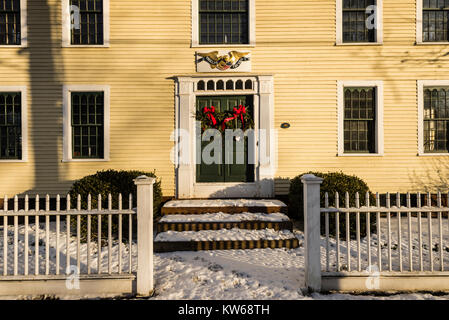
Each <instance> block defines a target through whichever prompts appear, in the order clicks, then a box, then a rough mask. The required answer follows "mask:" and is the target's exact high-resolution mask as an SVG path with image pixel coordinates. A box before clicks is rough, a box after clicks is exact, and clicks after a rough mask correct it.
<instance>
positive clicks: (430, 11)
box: [423, 0, 449, 42]
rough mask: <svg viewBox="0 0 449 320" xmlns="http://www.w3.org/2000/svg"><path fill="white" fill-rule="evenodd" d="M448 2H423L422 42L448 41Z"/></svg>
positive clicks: (442, 0) (434, 0) (429, 0)
mask: <svg viewBox="0 0 449 320" xmlns="http://www.w3.org/2000/svg"><path fill="white" fill-rule="evenodd" d="M448 27H449V1H446V0H439V1H438V0H427V1H424V2H423V41H424V42H432V41H434V42H445V41H449V33H448Z"/></svg>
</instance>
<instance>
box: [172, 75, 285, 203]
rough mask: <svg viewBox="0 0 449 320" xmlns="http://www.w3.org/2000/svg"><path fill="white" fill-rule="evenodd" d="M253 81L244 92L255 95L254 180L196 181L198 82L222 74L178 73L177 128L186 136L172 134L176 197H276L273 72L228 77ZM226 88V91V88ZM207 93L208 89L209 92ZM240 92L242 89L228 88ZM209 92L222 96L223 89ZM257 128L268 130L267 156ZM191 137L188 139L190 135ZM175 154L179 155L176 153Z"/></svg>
mask: <svg viewBox="0 0 449 320" xmlns="http://www.w3.org/2000/svg"><path fill="white" fill-rule="evenodd" d="M248 78H251V80H252V81H253V84H254V86H253V90H252V91H249V90H247V91H246V92H245V94H248V95H254V119H255V129H256V139H255V140H256V141H257V142H256V141H255V144H256V146H255V148H256V149H257V150H258V151H257V152H256V154H255V157H256V159H255V163H256V164H255V166H254V170H255V172H254V174H255V175H254V178H255V182H251V183H197V182H196V161H195V158H196V136H195V117H194V114H195V104H196V96H199V95H202V93H200V92H198V91H196V83H197V82H198V81H200V80H206V81H208V80H214V81H218V80H221V79H223V76H179V77H176V82H175V95H176V96H175V115H176V120H175V121H176V131H177V132H179V133H184V134H185V135H183V136H179V137H178V136H172V139H173V140H172V141H176V142H178V143H175V152H174V154H173V157H174V159H173V160H174V162H175V176H176V197H177V198H180V199H190V198H242V197H251V198H252V197H260V198H270V197H273V196H274V176H275V172H276V169H277V154H276V152H277V136H276V130H275V129H274V79H273V76H270V75H254V76H238V75H235V76H229V75H226V79H234V80H239V79H245V80H246V79H248ZM224 91H226V90H224ZM206 92H207V91H206ZM229 92H230V93H231V92H233V94H235V95H240V94H241V92H240V90H235V91H232V90H231V91H229ZM208 95H218V96H221V95H223V92H217V91H209V94H208ZM257 129H264V130H266V131H265V132H266V140H264V141H266V142H265V143H266V148H265V149H266V152H267V154H266V155H263V154H261V150H262V149H263V148H261V149H259V148H258V146H259V145H260V144H261V143H262V142H261V141H262V139H260V137H258V136H257ZM187 137H188V138H187ZM174 155H176V156H174Z"/></svg>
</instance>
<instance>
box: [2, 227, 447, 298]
mask: <svg viewBox="0 0 449 320" xmlns="http://www.w3.org/2000/svg"><path fill="white" fill-rule="evenodd" d="M29 228H30V229H29V237H30V239H29V244H30V249H29V266H30V270H29V272H30V273H31V274H33V272H34V271H33V266H34V258H35V257H34V226H33V225H32V224H30V226H29ZM44 228H45V225H44V224H41V225H40V229H41V230H40V234H39V237H40V240H41V241H40V246H39V253H40V254H39V255H40V256H39V260H40V263H39V264H40V272H41V273H43V272H44V270H45V263H44V261H45V242H44V241H45V232H44V231H45V229H44ZM42 229H44V230H42ZM50 230H51V232H50V248H51V251H50V260H51V263H50V271H51V272H50V273H52V274H53V273H54V271H55V264H54V261H55V254H56V250H55V244H56V243H55V235H56V233H55V225H54V223H51V228H50ZM61 230H65V226H64V223H63V222H61ZM405 230H406V229H405ZM294 234H295V236H296V237H297V238H298V239H299V243H300V247H299V248H297V249H256V250H226V251H201V252H172V253H156V254H155V265H154V268H155V285H156V289H155V294H154V296H153V297H152V298H151V299H163V300H165V299H214V300H242V299H258V300H259V299H261V300H262V299H266V300H270V299H293V300H298V299H449V295H443V296H441V295H440V296H438V295H430V294H401V295H393V296H376V297H375V296H355V295H348V294H330V295H322V294H312V295H305V294H304V293H303V291H302V290H303V288H304V247H303V241H304V236H303V233H302V232H300V231H294ZM0 235H2V236H3V229H2V228H0ZM23 236H24V227H23V226H20V227H19V256H18V260H19V274H22V273H23V270H24V266H23V265H24V263H23V261H24V255H23ZM13 239H14V228H13V227H12V226H10V227H9V228H8V266H9V268H8V269H9V272H12V262H13V258H14V257H13V253H14V252H13ZM0 240H2V239H0ZM404 240H405V241H407V239H406V238H405V239H404ZM324 241H325V239H324V238H323V239H322V243H323V246H324V243H325V242H324ZM343 245H344V242H342V247H343ZM351 245H352V247H354V244H353V243H351ZM59 246H60V253H61V256H60V261H61V270H60V271H61V273H63V270H65V255H64V252H65V236H64V235H63V233H62V232H61V239H60V241H59ZM96 246H97V244H96V243H92V244H91V252H92V255H93V256H92V261H91V262H92V269H93V272H95V270H96V261H97V249H96ZM132 249H133V250H132V252H133V270H135V267H136V262H137V259H136V252H137V248H136V244H133V248H132ZM122 250H123V257H122V264H123V270H125V271H127V270H128V265H127V263H128V262H127V261H128V259H127V257H126V255H127V252H128V250H127V248H126V246H125V245H124V246H123V247H122ZM322 252H323V253H324V250H322ZM373 252H375V248H373ZM112 253H113V259H112V266H113V269H114V268H116V267H117V265H118V244H117V243H116V242H115V243H114V245H113V248H112ZM70 254H71V261H72V262H71V263H72V264H75V263H76V262H75V260H74V258H75V257H76V239H75V238H74V237H73V236H72V239H71V249H70ZM86 254H87V245H86V244H82V243H81V246H80V256H81V259H82V262H81V269H82V270H81V271H82V272H85V271H86V264H85V259H86ZM324 256H325V255H324V254H323V258H324ZM435 256H438V254H437V253H436V254H435ZM354 258H355V256H354ZM374 258H375V255H374V254H373V260H374ZM436 258H437V257H436ZM342 260H344V250H343V249H342ZM405 263H406V260H404V266H405V265H406V264H405ZM436 265H437V263H436ZM0 266H1V268H3V241H0ZM102 268H103V271H106V270H107V246H105V247H103V249H102ZM9 298H12V297H9ZM63 298H68V297H63Z"/></svg>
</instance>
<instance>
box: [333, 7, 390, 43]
mask: <svg viewBox="0 0 449 320" xmlns="http://www.w3.org/2000/svg"><path fill="white" fill-rule="evenodd" d="M382 6H383V1H382V0H337V19H336V21H337V44H369V43H374V44H379V43H382V10H383V9H382Z"/></svg>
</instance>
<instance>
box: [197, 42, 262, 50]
mask: <svg viewBox="0 0 449 320" xmlns="http://www.w3.org/2000/svg"><path fill="white" fill-rule="evenodd" d="M190 47H191V48H211V49H215V48H224V49H226V48H255V47H256V44H255V43H250V44H198V43H196V44H194V43H192V44H191V46H190Z"/></svg>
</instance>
